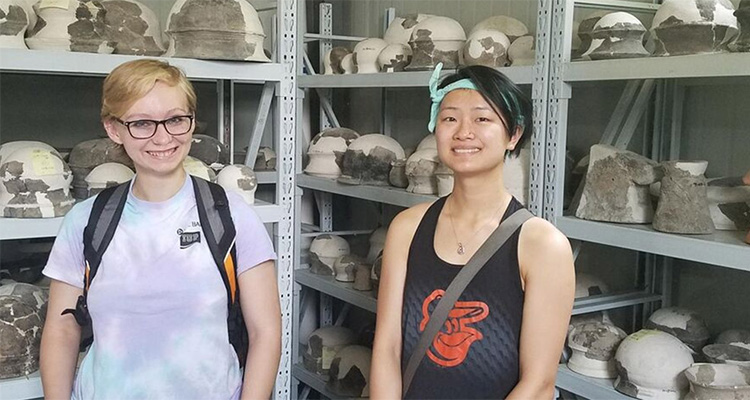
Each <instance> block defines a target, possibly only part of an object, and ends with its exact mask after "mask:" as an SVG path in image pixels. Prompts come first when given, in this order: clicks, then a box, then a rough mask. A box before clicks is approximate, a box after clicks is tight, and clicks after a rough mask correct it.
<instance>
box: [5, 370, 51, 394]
mask: <svg viewBox="0 0 750 400" xmlns="http://www.w3.org/2000/svg"><path fill="white" fill-rule="evenodd" d="M0 393H2V394H3V400H24V399H39V398H42V397H44V392H43V391H42V377H41V376H40V375H39V371H37V372H34V373H33V374H31V375H28V376H21V377H18V378H11V379H2V380H0Z"/></svg>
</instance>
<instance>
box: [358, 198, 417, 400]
mask: <svg viewBox="0 0 750 400" xmlns="http://www.w3.org/2000/svg"><path fill="white" fill-rule="evenodd" d="M428 206H429V204H427V205H418V206H415V207H412V208H410V209H408V210H406V211H403V212H401V213H400V214H399V215H397V216H396V218H394V219H393V221H392V222H391V225H390V228H389V229H388V235H387V236H386V239H385V247H384V248H383V268H382V270H381V273H380V288H379V289H378V313H377V321H376V323H375V343H374V344H373V350H372V368H370V398H372V399H374V400H377V399H400V398H401V396H402V394H401V308H402V307H403V302H404V283H405V281H406V263H407V260H408V257H409V247H410V244H411V241H412V238H413V237H414V232H415V231H416V229H417V226H418V225H419V221H420V220H421V219H422V215H424V213H425V211H426V209H427V207H428Z"/></svg>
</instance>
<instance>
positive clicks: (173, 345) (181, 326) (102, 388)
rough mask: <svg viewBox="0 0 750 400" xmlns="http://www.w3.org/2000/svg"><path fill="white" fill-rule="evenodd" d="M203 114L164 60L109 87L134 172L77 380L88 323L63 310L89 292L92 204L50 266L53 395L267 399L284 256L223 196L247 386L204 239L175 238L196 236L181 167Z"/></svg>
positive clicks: (91, 298)
mask: <svg viewBox="0 0 750 400" xmlns="http://www.w3.org/2000/svg"><path fill="white" fill-rule="evenodd" d="M195 111H196V96H195V92H194V90H193V87H192V85H191V84H190V82H189V81H188V80H187V78H186V77H185V75H184V74H183V73H182V72H181V71H180V70H179V69H177V68H175V67H173V66H170V65H169V64H167V63H165V62H162V61H157V60H137V61H131V62H128V63H125V64H122V65H120V66H118V67H117V68H115V69H114V70H113V71H112V72H111V73H110V74H109V76H107V78H106V79H105V80H104V87H103V96H102V110H101V118H102V123H103V124H104V128H105V130H106V131H107V134H108V136H109V137H110V138H111V139H112V140H113V141H114V142H116V143H118V144H121V145H122V146H123V147H124V148H125V151H126V152H127V153H128V155H129V156H130V158H132V160H133V163H134V164H135V170H136V175H135V178H134V179H133V180H132V181H131V182H130V186H129V190H128V193H127V200H126V203H125V206H124V209H123V212H122V216H121V218H120V220H119V223H118V225H117V229H116V230H115V233H114V236H113V237H112V240H111V242H110V244H109V246H108V247H107V249H106V251H105V252H104V255H103V257H102V261H101V264H100V267H99V269H98V273H97V275H96V276H95V279H93V280H92V282H91V285H90V290H89V291H88V296H87V299H86V301H87V304H88V310H89V312H90V315H91V322H92V327H93V333H94V341H93V344H92V345H91V347H90V349H89V351H88V353H87V354H86V356H85V358H84V359H83V361H82V363H81V365H80V367H79V368H78V371H77V373H76V362H77V359H78V348H79V341H80V338H81V327H80V326H79V325H78V324H77V323H76V319H75V318H74V316H73V315H71V314H63V311H65V310H66V309H74V308H76V302H77V299H78V298H79V296H80V295H81V294H82V287H83V282H84V281H83V277H84V273H85V271H87V269H86V262H85V260H84V255H83V230H84V227H85V226H86V224H87V221H88V217H89V214H90V213H91V208H92V204H93V203H94V199H93V198H92V199H88V200H86V201H84V202H82V203H80V204H77V205H76V206H75V207H74V208H73V209H72V210H71V211H70V212H69V213H68V214H67V215H66V217H65V220H64V222H63V226H62V228H61V231H60V233H59V235H58V237H57V239H56V241H55V244H54V247H53V249H52V253H51V255H50V258H49V261H48V263H47V265H46V267H45V269H44V274H45V275H47V276H48V277H50V278H51V279H52V284H51V285H50V300H49V306H48V311H47V320H46V323H45V327H44V333H43V337H42V348H41V374H42V384H43V386H44V394H45V397H46V398H47V399H60V398H63V399H67V398H74V399H94V398H97V399H117V398H128V399H132V398H159V399H166V398H174V399H238V398H240V397H242V398H269V397H270V395H271V392H272V389H273V385H274V381H275V377H276V372H277V368H278V363H279V358H280V352H281V345H280V336H281V317H280V316H281V313H280V307H279V298H278V289H277V286H276V274H275V267H274V260H275V258H276V255H275V253H274V250H273V246H272V243H271V241H270V238H269V237H268V234H267V232H266V230H265V229H264V227H263V224H262V222H261V221H260V220H259V218H258V216H257V215H256V214H255V212H254V211H253V210H252V208H251V207H250V206H248V205H247V204H245V203H244V202H243V201H242V199H241V198H240V197H239V196H237V195H235V194H232V193H227V197H228V203H229V208H230V211H231V219H232V221H233V223H234V226H235V227H236V255H237V262H238V265H237V266H236V267H237V274H238V285H239V289H240V293H241V296H240V299H239V302H240V306H241V309H242V311H241V312H242V315H243V316H244V320H245V325H246V327H247V330H248V333H249V342H250V343H249V349H250V350H249V353H248V355H247V361H246V364H245V369H244V380H243V373H242V370H241V368H240V363H239V362H238V357H237V355H236V354H235V351H234V349H233V347H232V345H231V344H230V342H229V339H228V332H227V331H228V328H227V312H228V311H227V309H228V307H227V290H226V288H225V285H224V283H223V281H222V278H221V275H220V273H219V272H218V270H217V264H216V263H215V262H214V259H213V257H212V253H211V251H210V250H209V248H208V246H207V243H206V240H205V239H204V240H197V241H191V243H189V244H188V245H187V246H181V245H180V244H181V243H180V235H179V232H183V231H184V232H191V233H194V234H195V233H198V236H192V237H200V236H199V235H200V232H201V227H200V223H199V215H198V211H197V207H196V197H195V195H194V191H193V182H192V180H191V179H189V178H188V176H187V174H186V173H185V170H184V169H183V166H182V162H183V160H184V159H185V157H186V156H187V155H188V152H189V150H190V142H191V138H192V135H193V130H194V129H195ZM204 233H205V232H204ZM203 237H204V238H205V236H203ZM182 244H183V245H184V244H185V243H182Z"/></svg>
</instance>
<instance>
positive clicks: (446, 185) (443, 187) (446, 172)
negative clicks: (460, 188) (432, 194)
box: [435, 163, 453, 197]
mask: <svg viewBox="0 0 750 400" xmlns="http://www.w3.org/2000/svg"><path fill="white" fill-rule="evenodd" d="M435 180H436V181H437V187H438V192H437V195H438V196H440V197H445V196H447V195H449V194H451V193H452V192H453V170H452V169H450V168H448V167H447V166H446V165H445V164H443V163H440V164H439V165H438V167H437V168H436V169H435Z"/></svg>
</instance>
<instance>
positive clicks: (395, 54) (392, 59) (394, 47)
mask: <svg viewBox="0 0 750 400" xmlns="http://www.w3.org/2000/svg"><path fill="white" fill-rule="evenodd" d="M411 57H412V52H411V47H409V45H406V44H402V43H393V44H389V45H388V46H386V47H385V48H384V49H383V51H381V52H380V54H378V68H379V69H380V72H402V71H403V70H404V69H405V68H406V66H407V65H409V63H411Z"/></svg>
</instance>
